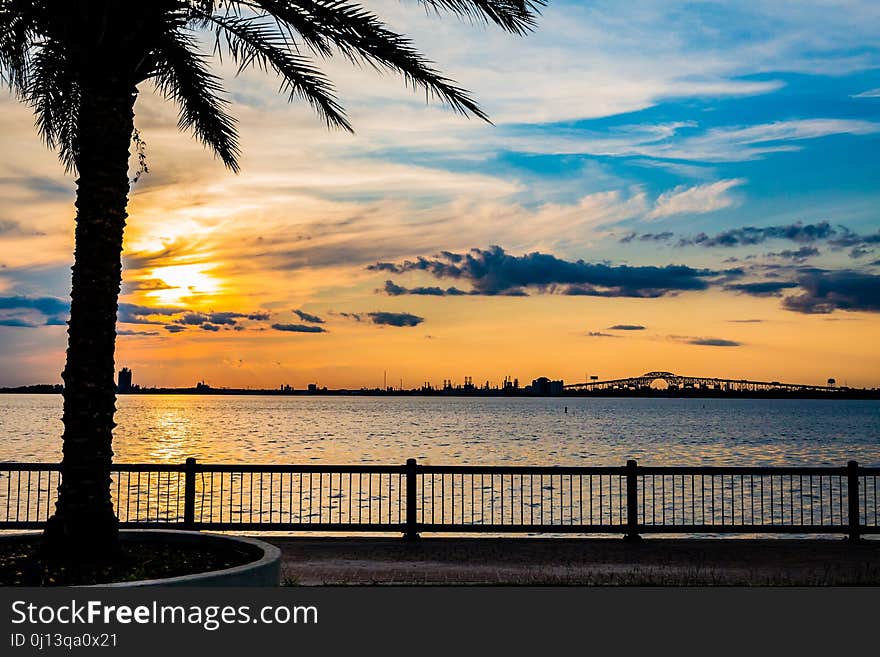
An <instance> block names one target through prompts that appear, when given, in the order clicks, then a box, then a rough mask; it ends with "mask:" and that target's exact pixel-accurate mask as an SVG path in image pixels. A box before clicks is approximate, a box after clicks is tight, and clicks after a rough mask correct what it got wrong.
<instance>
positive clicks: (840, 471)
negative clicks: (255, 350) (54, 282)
mask: <svg viewBox="0 0 880 657" xmlns="http://www.w3.org/2000/svg"><path fill="white" fill-rule="evenodd" d="M186 469H187V466H186V464H184V463H114V464H112V466H111V470H112V471H114V472H185V471H186ZM192 469H193V471H194V472H254V473H257V472H266V473H268V472H275V473H278V472H285V473H287V472H305V473H308V472H315V473H319V472H323V473H331V472H332V473H349V472H351V473H354V474H357V473H364V474H367V473H373V474H377V473H405V472H406V470H407V466H406V465H404V464H400V465H378V464H377V465H370V464H356V465H339V464H326V465H325V464H314V463H312V464H291V463H202V462H196V463H194V464H193V465H192ZM60 470H61V464H60V463H24V462H17V461H0V471H25V472H27V471H31V472H36V471H42V472H46V471H52V472H58V471H60ZM416 470H417V471H418V472H419V473H425V474H489V473H492V474H545V475H549V474H554V475H559V474H572V475H574V474H578V475H590V474H593V475H601V474H604V475H615V474H616V475H623V474H626V472H627V467H626V466H558V465H547V466H540V465H525V466H520V465H498V466H496V465H487V466H484V465H421V464H419V465H416ZM637 472H638V474H640V475H660V474H665V475H713V474H717V475H777V476H778V475H825V476H838V475H840V476H842V475H846V474H849V472H850V471H849V469H848V468H847V467H846V466H715V465H688V466H675V465H673V466H665V465H664V466H650V465H649V466H644V465H638V466H637ZM856 473H857V474H858V475H860V476H866V475H867V476H875V475H880V467H861V466H859V467H858V469H857V470H856Z"/></svg>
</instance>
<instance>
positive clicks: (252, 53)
mask: <svg viewBox="0 0 880 657" xmlns="http://www.w3.org/2000/svg"><path fill="white" fill-rule="evenodd" d="M205 18H206V19H207V20H208V21H209V22H211V23H213V24H214V25H215V26H216V28H217V29H216V38H217V41H216V43H217V47H218V49H222V44H225V46H226V49H227V50H228V52H229V53H230V55H231V56H232V58H233V59H234V60H235V61H236V63H237V64H238V65H239V71H241V70H244V69H246V68H248V67H250V66H256V67H258V68H260V69H262V70H264V71H267V70H269V69H272V70H274V71H275V73H277V74H278V75H279V76H281V78H282V84H281V91H282V92H284V93H286V94H287V95H288V97H289V99H291V100H292V99H293V98H295V97H300V98H303V99H305V100H307V101H308V102H309V103H310V104H311V105H312V107H314V108H315V110H316V111H317V112H318V114H319V115H320V116H321V118H323V119H324V121H325V122H326V123H327V125H328V126H330V127H337V128H342V129H343V130H347V131H349V132H353V129H352V127H351V124H350V123H349V121H348V118H347V117H346V115H345V110H344V109H343V108H342V106H341V105H340V104H339V101H338V100H337V98H336V95H335V91H334V89H333V85H332V83H331V82H330V81H329V80H328V79H327V78H326V77H325V76H324V74H323V73H321V71H319V70H318V69H317V68H315V66H314V65H313V64H312V62H310V61H309V60H308V59H307V58H305V57H303V56H302V55H299V54H295V53H294V52H292V49H291V43H290V42H289V40H288V39H287V37H286V36H285V35H284V33H282V32H280V31H279V30H278V29H277V27H275V26H273V25H271V24H267V23H266V22H265V21H263V20H261V19H260V18H259V17H252V18H240V17H236V16H219V15H216V14H214V15H212V14H206V15H205Z"/></svg>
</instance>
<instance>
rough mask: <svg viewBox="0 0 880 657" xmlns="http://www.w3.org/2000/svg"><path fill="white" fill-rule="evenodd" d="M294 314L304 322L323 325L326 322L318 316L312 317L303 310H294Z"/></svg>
mask: <svg viewBox="0 0 880 657" xmlns="http://www.w3.org/2000/svg"><path fill="white" fill-rule="evenodd" d="M293 312H294V314H296V316H297V317H299V318H300V319H301V320H302V321H304V322H311V323H312V324H323V323H324V320H323V319H321V318H320V317H318V316H317V315H311V314H309V313H307V312H305V311H303V310H294V311H293Z"/></svg>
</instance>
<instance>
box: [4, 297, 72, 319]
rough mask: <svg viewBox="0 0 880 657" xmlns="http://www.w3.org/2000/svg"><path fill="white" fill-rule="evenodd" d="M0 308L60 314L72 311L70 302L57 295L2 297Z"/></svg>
mask: <svg viewBox="0 0 880 657" xmlns="http://www.w3.org/2000/svg"><path fill="white" fill-rule="evenodd" d="M0 310H36V311H37V312H40V313H42V314H44V315H58V314H62V313H67V312H69V311H70V303H69V302H68V301H65V300H63V299H58V298H56V297H25V296H11V297H0Z"/></svg>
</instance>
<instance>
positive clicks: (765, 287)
mask: <svg viewBox="0 0 880 657" xmlns="http://www.w3.org/2000/svg"><path fill="white" fill-rule="evenodd" d="M797 286H798V284H797V283H795V282H793V281H761V282H759V283H739V284H736V285H725V286H724V289H725V290H729V291H731V292H736V293H738V294H749V295H751V296H753V297H778V296H781V294H782V291H783V290H788V289H791V288H793V287H797Z"/></svg>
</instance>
